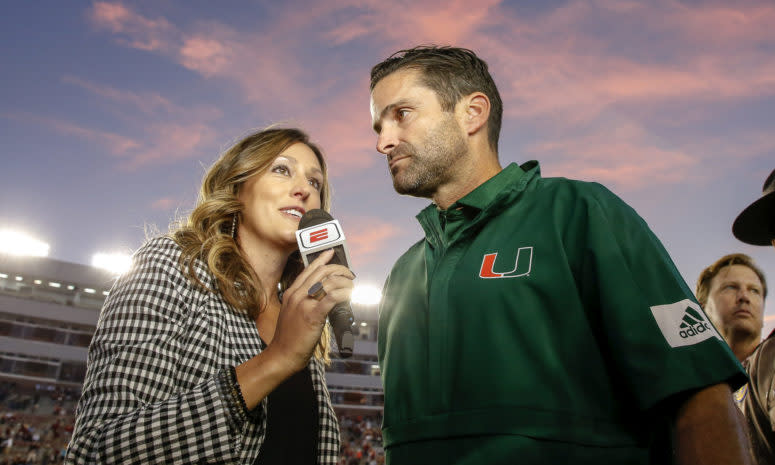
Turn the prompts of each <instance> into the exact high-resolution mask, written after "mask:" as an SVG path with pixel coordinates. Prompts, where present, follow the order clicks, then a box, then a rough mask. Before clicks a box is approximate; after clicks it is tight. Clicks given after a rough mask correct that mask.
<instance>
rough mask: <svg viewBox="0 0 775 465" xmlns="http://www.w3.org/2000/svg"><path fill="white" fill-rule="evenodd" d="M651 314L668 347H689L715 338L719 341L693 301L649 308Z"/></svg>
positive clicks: (718, 337) (714, 329)
mask: <svg viewBox="0 0 775 465" xmlns="http://www.w3.org/2000/svg"><path fill="white" fill-rule="evenodd" d="M651 314H652V315H653V316H654V320H655V321H656V323H657V326H659V330H660V331H661V332H662V336H664V338H665V341H667V343H668V344H669V345H670V347H682V346H690V345H693V344H699V343H700V342H702V341H704V340H706V339H710V338H712V337H715V338H716V339H718V340H719V341H721V340H722V339H721V336H720V335H719V333H718V332H717V331H716V328H714V327H713V326H712V325H711V324H710V321H708V317H707V316H705V313H704V312H703V311H702V310H701V309H700V306H699V305H698V304H697V303H696V302H694V301H693V300H689V299H684V300H681V301H679V302H675V303H672V304H667V305H655V306H653V307H651Z"/></svg>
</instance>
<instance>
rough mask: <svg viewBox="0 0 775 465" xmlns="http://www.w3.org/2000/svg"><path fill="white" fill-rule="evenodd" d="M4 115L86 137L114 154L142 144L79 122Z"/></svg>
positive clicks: (22, 115)
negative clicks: (81, 124) (78, 123)
mask: <svg viewBox="0 0 775 465" xmlns="http://www.w3.org/2000/svg"><path fill="white" fill-rule="evenodd" d="M2 116H3V117H4V118H8V119H13V120H17V121H26V122H32V123H35V124H38V125H41V126H47V127H50V128H53V129H54V130H55V131H57V132H59V133H60V134H65V135H70V136H76V137H78V138H80V139H84V140H87V141H89V142H91V143H94V144H97V145H100V146H102V147H104V148H105V149H106V150H107V151H108V153H110V154H111V155H114V156H119V157H121V156H126V155H127V154H129V153H131V152H132V151H134V150H136V149H138V148H139V147H141V146H142V143H141V142H140V141H138V140H135V139H132V138H130V137H125V136H122V135H120V134H116V133H113V132H108V131H100V130H97V129H92V128H87V127H83V126H79V125H77V124H74V123H71V122H69V121H64V120H61V119H56V118H51V117H44V116H36V115H29V114H15V115H10V114H5V115H2Z"/></svg>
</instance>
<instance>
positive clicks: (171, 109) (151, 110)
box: [62, 76, 223, 121]
mask: <svg viewBox="0 0 775 465" xmlns="http://www.w3.org/2000/svg"><path fill="white" fill-rule="evenodd" d="M62 81H63V82H65V83H68V84H72V85H74V86H77V87H80V88H81V89H84V90H86V91H88V92H90V93H92V94H94V95H97V96H99V97H102V98H104V99H105V100H107V101H109V102H111V103H114V104H118V105H119V108H120V109H121V111H122V112H123V113H127V107H131V108H136V109H138V110H140V111H141V112H142V113H143V114H144V115H146V116H152V117H157V118H165V119H166V118H169V117H173V118H178V119H183V120H191V119H195V120H201V121H212V120H215V119H218V118H221V117H222V116H223V111H222V110H220V109H218V108H215V107H212V106H203V105H178V104H176V103H173V102H172V101H171V100H170V99H168V98H166V97H164V96H162V95H160V94H158V93H155V92H131V91H127V90H123V89H117V88H115V87H111V86H106V85H103V84H99V83H95V82H92V81H89V80H86V79H83V78H79V77H76V76H64V77H63V78H62Z"/></svg>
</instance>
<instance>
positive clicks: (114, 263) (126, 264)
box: [91, 252, 132, 276]
mask: <svg viewBox="0 0 775 465" xmlns="http://www.w3.org/2000/svg"><path fill="white" fill-rule="evenodd" d="M91 264H92V266H93V267H95V268H102V269H103V270H107V271H110V272H111V273H113V274H115V275H116V276H118V275H121V274H124V273H126V272H127V271H128V270H129V268H130V267H131V266H132V257H131V256H130V255H129V254H125V253H122V252H109V253H108V252H98V253H96V254H94V255H93V256H92V259H91Z"/></svg>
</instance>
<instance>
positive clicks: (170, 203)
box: [151, 197, 178, 211]
mask: <svg viewBox="0 0 775 465" xmlns="http://www.w3.org/2000/svg"><path fill="white" fill-rule="evenodd" d="M177 204H178V200H176V199H174V198H172V197H162V198H160V199H156V200H154V201H153V202H151V208H152V209H153V210H161V211H167V210H170V209H172V208H174V207H175V206H176V205H177Z"/></svg>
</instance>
